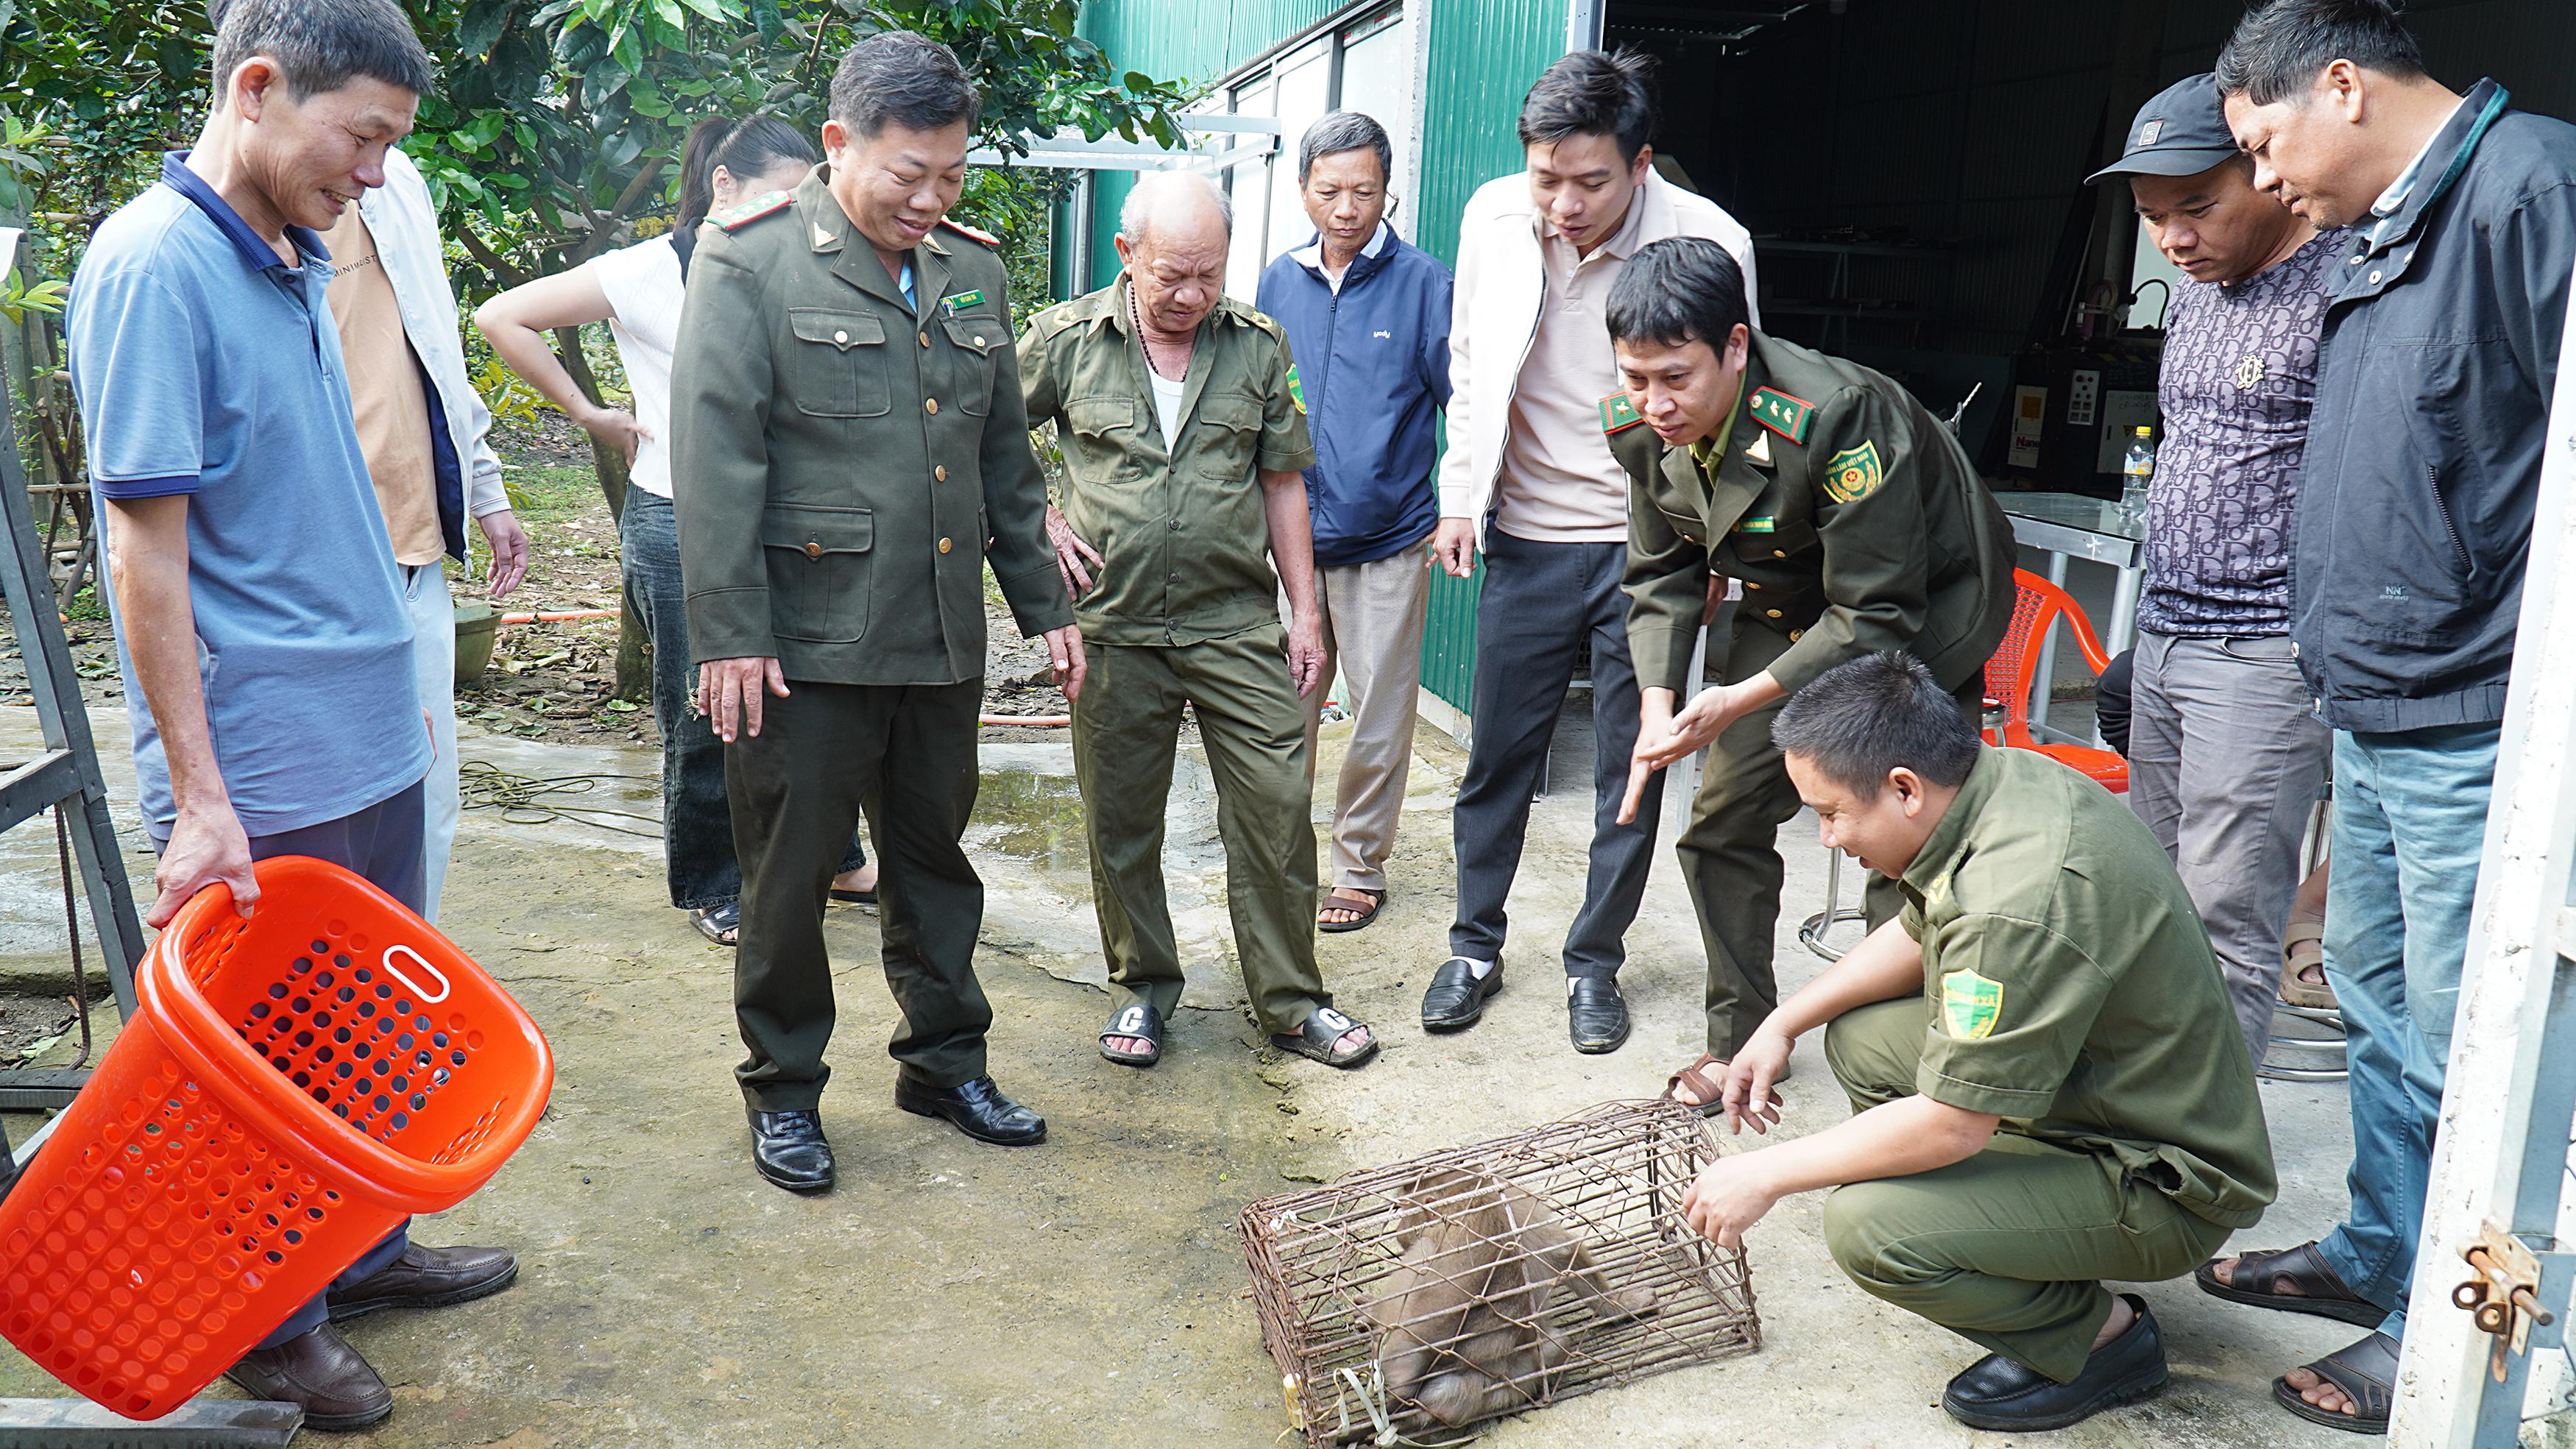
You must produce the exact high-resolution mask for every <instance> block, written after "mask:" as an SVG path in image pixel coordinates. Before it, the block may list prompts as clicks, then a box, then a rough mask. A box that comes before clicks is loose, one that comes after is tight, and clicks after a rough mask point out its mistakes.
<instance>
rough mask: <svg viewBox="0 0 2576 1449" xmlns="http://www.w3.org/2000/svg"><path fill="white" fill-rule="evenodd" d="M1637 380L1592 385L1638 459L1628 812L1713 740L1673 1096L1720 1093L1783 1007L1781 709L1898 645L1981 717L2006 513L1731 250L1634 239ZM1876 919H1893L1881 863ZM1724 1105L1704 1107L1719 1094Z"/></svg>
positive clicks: (2004, 592)
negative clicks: (1752, 321) (1749, 1042)
mask: <svg viewBox="0 0 2576 1449" xmlns="http://www.w3.org/2000/svg"><path fill="white" fill-rule="evenodd" d="M1604 311H1605V317H1606V320H1607V321H1608V323H1609V327H1610V336H1611V339H1612V342H1613V344H1614V346H1615V347H1616V349H1617V352H1618V357H1619V372H1620V376H1621V379H1622V380H1623V381H1624V382H1626V384H1627V386H1628V391H1626V392H1625V393H1620V394H1615V395H1613V396H1611V397H1607V398H1604V399H1602V400H1601V418H1602V427H1603V429H1604V430H1605V431H1606V432H1607V433H1608V434H1609V436H1610V451H1611V452H1612V454H1614V455H1615V456H1616V457H1617V458H1618V459H1619V461H1620V463H1621V465H1622V466H1624V467H1625V468H1626V469H1627V471H1628V477H1629V481H1630V488H1629V494H1628V573H1627V578H1626V580H1625V587H1626V588H1627V591H1628V597H1629V606H1628V648H1629V652H1630V653H1631V654H1633V655H1634V656H1635V658H1636V662H1637V682H1638V684H1639V685H1640V686H1641V687H1642V688H1643V690H1644V696H1643V704H1642V709H1643V716H1642V723H1641V725H1640V727H1639V729H1638V731H1637V745H1636V751H1635V757H1634V761H1633V764H1632V768H1631V770H1630V773H1629V778H1628V799H1627V801H1626V803H1625V804H1624V805H1623V806H1622V808H1621V812H1620V816H1619V818H1620V819H1621V820H1622V821H1625V820H1627V819H1628V818H1629V817H1630V816H1631V815H1633V814H1634V813H1635V811H1636V809H1637V802H1638V799H1639V797H1640V796H1641V795H1642V793H1643V791H1644V789H1645V785H1646V781H1647V780H1648V779H1649V778H1651V777H1652V775H1653V772H1654V771H1656V770H1660V769H1662V768H1663V767H1665V766H1666V765H1669V764H1671V763H1673V762H1674V761H1676V760H1679V759H1681V758H1683V757H1684V756H1687V755H1689V754H1691V753H1692V752H1693V751H1696V750H1698V749H1700V748H1701V747H1703V746H1707V747H1709V752H1708V773H1707V776H1706V777H1705V778H1704V779H1703V780H1702V781H1701V783H1700V788H1699V793H1698V795H1697V796H1696V797H1695V798H1694V799H1693V800H1692V801H1691V812H1690V823H1689V825H1688V826H1687V827H1685V828H1684V830H1683V831H1682V834H1681V838H1680V840H1679V842H1678V844H1677V847H1676V848H1677V851H1678V853H1679V854H1680V856H1681V863H1682V873H1683V876H1684V878H1685V879H1686V880H1688V882H1689V883H1690V893H1691V904H1692V905H1693V907H1695V908H1696V910H1697V912H1698V915H1699V928H1700V939H1701V942H1702V944H1703V946H1704V947H1705V948H1706V950H1707V952H1708V994H1707V1001H1706V1010H1707V1015H1708V1049H1707V1054H1706V1055H1705V1056H1702V1057H1700V1058H1699V1059H1698V1060H1697V1061H1695V1062H1693V1063H1691V1064H1690V1065H1689V1066H1687V1067H1684V1068H1682V1070H1681V1071H1679V1072H1677V1073H1675V1074H1674V1076H1673V1084H1672V1088H1671V1090H1672V1093H1673V1095H1674V1096H1676V1097H1677V1098H1679V1099H1680V1100H1682V1101H1684V1102H1687V1103H1690V1104H1691V1105H1694V1106H1702V1107H1708V1106H1709V1104H1710V1103H1712V1102H1713V1100H1714V1098H1715V1096H1716V1091H1715V1077H1714V1075H1713V1072H1712V1069H1713V1068H1716V1067H1720V1066H1722V1065H1723V1064H1724V1062H1725V1060H1726V1059H1727V1058H1729V1057H1732V1056H1733V1055H1735V1051H1736V1048H1738V1047H1740V1046H1742V1045H1743V1044H1744V1041H1745V1039H1746V1038H1747V1037H1748V1036H1750V1035H1751V1034H1752V1032H1753V1029H1754V1028H1755V1027H1757V1026H1759V1025H1761V1023H1762V1018H1763V1017H1764V1016H1765V1015H1766V1014H1768V1013H1769V1012H1770V1010H1771V1008H1772V1007H1773V1006H1774V1005H1776V1004H1777V1003H1778V1002H1779V1000H1780V990H1779V987H1778V985H1777V983H1776V981H1775V979H1774V978H1773V976H1772V971H1771V945H1772V934H1773V926H1774V924H1775V923H1776V922H1777V921H1778V919H1779V916H1780V877H1781V865H1780V850H1779V846H1778V843H1777V841H1778V836H1779V833H1780V826H1781V823H1782V822H1784V821H1786V820H1787V819H1788V818H1789V817H1790V816H1792V815H1795V814H1797V813H1798V796H1797V792H1796V791H1795V790H1793V789H1791V788H1790V785H1789V776H1788V774H1787V772H1786V771H1784V770H1783V769H1782V768H1781V766H1780V752H1779V750H1777V749H1776V748H1774V747H1773V746H1772V743H1771V716H1772V714H1773V712H1774V711H1776V710H1777V709H1778V708H1779V706H1780V701H1781V700H1783V699H1786V698H1787V697H1788V696H1789V695H1790V694H1792V693H1794V692H1795V691H1796V690H1797V689H1798V688H1799V686H1801V685H1803V684H1805V683H1807V681H1809V680H1811V679H1814V678H1815V677H1816V676H1818V675H1820V674H1822V673H1824V672H1825V671H1826V670H1828V669H1831V668H1833V667H1834V666H1835V665H1837V664H1840V663H1842V662H1843V661H1845V660H1848V659H1857V658H1859V657H1860V656H1862V655H1864V654H1869V653H1872V652H1874V651H1877V650H1881V649H1902V650H1904V651H1906V652H1907V653H1909V654H1911V655H1913V656H1914V657H1915V658H1917V659H1920V660H1922V661H1923V662H1924V664H1925V665H1926V666H1928V667H1929V668H1930V669H1931V671H1932V674H1933V677H1934V678H1936V679H1938V680H1939V681H1940V683H1941V687H1942V689H1944V690H1946V691H1948V692H1949V693H1950V694H1951V695H1952V696H1953V697H1955V698H1956V699H1957V700H1958V701H1959V704H1960V707H1961V708H1963V709H1966V710H1967V711H1968V712H1969V717H1970V718H1971V719H1973V718H1976V716H1977V714H1978V713H1979V711H1980V707H1981V705H1982V704H1983V701H1984V680H1985V667H1986V658H1987V656H1988V655H1990V654H1992V653H1994V650H1995V644H1996V643H1997V641H1999V640H2001V639H2002V638H2003V636H2004V631H2005V629H2006V628H2007V627H2009V626H2010V625H2011V623H2012V610H2013V582H2012V569H2013V541H2012V526H2011V525H2010V524H2009V523H2008V522H2006V521H2005V519H2004V515H2003V510H2002V509H2001V508H2000V507H1998V506H1997V505H1996V503H1995V500H1994V497H1993V495H1992V494H1990V493H1988V492H1987V490H1986V485H1985V482H1984V480H1982V479H1980V478H1979V477H1978V476H1977V470H1976V469H1975V467H1974V466H1972V465H1971V464H1970V463H1969V461H1968V455H1967V454H1966V453H1964V452H1962V451H1961V450H1960V447H1959V443H1958V440H1957V439H1955V438H1953V437H1952V436H1951V435H1950V430H1949V429H1948V428H1947V427H1944V426H1943V425H1942V424H1941V422H1940V420H1938V419H1936V418H1934V417H1933V416H1932V415H1931V414H1930V413H1928V412H1926V411H1924V408H1923V405H1922V404H1921V403H1919V402H1917V401H1915V400H1914V397H1913V395H1912V394H1910V393H1908V392H1907V391H1906V390H1905V389H1904V388H1903V387H1902V386H1900V385H1899V384H1898V383H1897V382H1896V381H1895V380H1894V379H1892V378H1889V377H1886V376H1884V375H1882V374H1879V373H1876V372H1872V371H1870V370H1869V369H1868V368H1866V367H1862V366H1859V365H1858V364H1855V363H1850V362H1845V361H1844V360H1842V359H1841V358H1839V357H1828V356H1825V355H1824V354H1823V353H1820V352H1811V351H1809V350H1808V349H1806V348H1804V347H1800V346H1798V345H1796V344H1795V343H1790V342H1782V341H1780V340H1779V339H1778V338H1775V337H1771V336H1768V335H1766V334H1764V333H1761V332H1757V331H1755V330H1754V329H1753V328H1752V327H1750V326H1748V325H1746V321H1745V316H1746V308H1745V297H1744V274H1743V272H1742V271H1741V270H1740V269H1739V268H1738V267H1737V266H1736V262H1735V258H1734V257H1732V256H1730V255H1728V254H1727V252H1726V250H1725V248H1723V247H1720V246H1718V245H1716V244H1715V243H1713V242H1707V241H1702V240H1699V239H1697V238H1694V237H1674V238H1671V239H1669V240H1665V241H1659V242H1655V243H1652V244H1651V245H1648V246H1646V247H1644V248H1641V249H1640V250H1639V251H1638V253H1637V254H1636V256H1634V257H1632V258H1630V259H1629V262H1628V265H1627V267H1626V268H1625V269H1624V270H1622V271H1621V272H1620V274H1619V279H1618V281H1617V282H1615V283H1613V284H1612V286H1611V289H1610V299H1609V305H1608V307H1607V308H1605V309H1604ZM1720 576H1723V577H1724V578H1727V579H1733V580H1735V581H1736V582H1737V583H1738V584H1740V585H1742V588H1743V598H1742V600H1741V602H1739V603H1738V604H1737V605H1736V609H1735V622H1734V627H1733V630H1732V631H1731V637H1730V638H1729V639H1728V640H1727V641H1726V642H1725V643H1724V644H1723V645H1722V646H1721V645H1720V644H1719V643H1718V642H1717V641H1714V640H1712V641H1711V642H1710V645H1709V650H1710V653H1711V654H1713V655H1721V657H1722V658H1723V659H1724V661H1725V663H1724V666H1723V669H1722V671H1721V674H1720V677H1721V678H1722V679H1724V680H1725V683H1723V684H1720V685H1717V686H1715V687H1712V688H1709V689H1705V690H1703V689H1701V688H1700V681H1699V680H1696V679H1692V678H1689V677H1688V676H1689V674H1690V663H1691V647H1692V644H1693V643H1694V642H1695V641H1696V640H1697V638H1698V636H1699V631H1700V627H1701V621H1702V620H1703V619H1704V618H1706V617H1708V613H1709V608H1710V605H1711V604H1712V603H1713V602H1714V598H1715V594H1714V591H1715V588H1716V587H1717V581H1718V580H1719V578H1720ZM1868 903H1869V920H1870V924H1872V925H1873V926H1875V925H1877V924H1880V923H1881V922H1884V921H1886V920H1887V919H1888V918H1889V917H1890V916H1892V915H1894V914H1895V913H1896V909H1897V905H1898V901H1897V896H1896V891H1895V888H1894V887H1893V886H1892V885H1890V884H1889V883H1888V882H1887V881H1885V880H1883V879H1880V878H1878V877H1875V876H1873V877H1872V878H1871V880H1870V885H1869V894H1868ZM1710 1110H1714V1108H1713V1107H1712V1108H1710Z"/></svg>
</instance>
